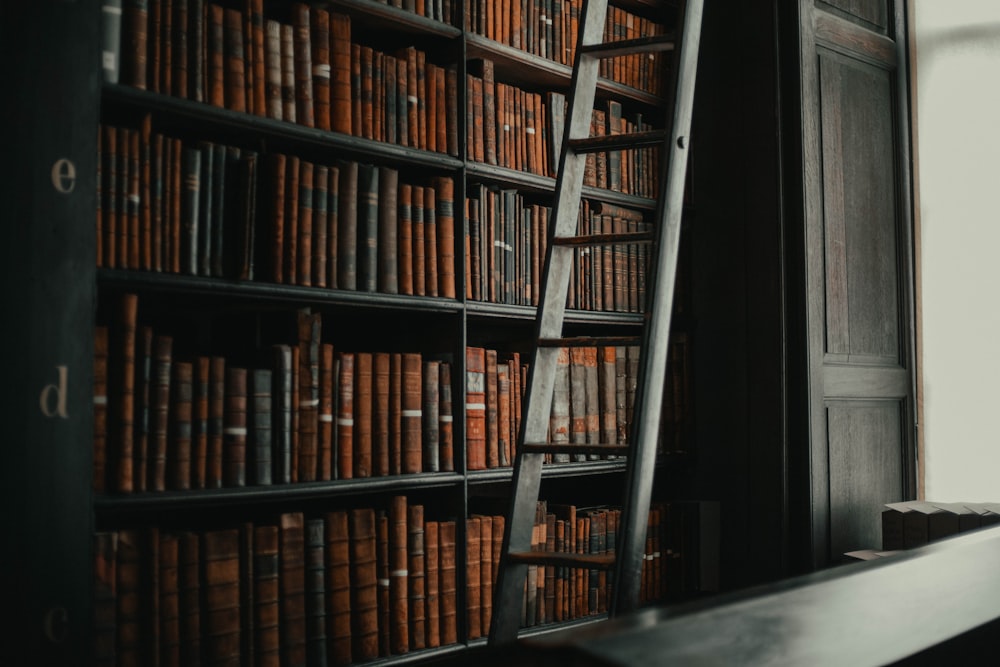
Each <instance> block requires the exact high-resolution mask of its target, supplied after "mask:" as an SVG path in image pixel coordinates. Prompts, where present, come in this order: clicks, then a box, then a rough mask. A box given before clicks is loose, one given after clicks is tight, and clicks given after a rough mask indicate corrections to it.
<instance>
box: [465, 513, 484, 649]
mask: <svg viewBox="0 0 1000 667" xmlns="http://www.w3.org/2000/svg"><path fill="white" fill-rule="evenodd" d="M480 530H481V523H480V521H479V518H478V517H473V518H471V519H466V520H465V609H466V619H467V620H466V623H467V630H468V635H469V639H476V638H478V637H481V636H482V561H481V558H482V555H481V553H480V548H481V547H480Z"/></svg>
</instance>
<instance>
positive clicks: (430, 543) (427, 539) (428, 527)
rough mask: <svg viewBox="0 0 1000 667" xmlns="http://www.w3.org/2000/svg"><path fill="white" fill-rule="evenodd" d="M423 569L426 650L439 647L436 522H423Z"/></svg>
mask: <svg viewBox="0 0 1000 667" xmlns="http://www.w3.org/2000/svg"><path fill="white" fill-rule="evenodd" d="M424 569H425V577H426V584H425V598H424V600H425V603H426V605H425V612H424V614H425V618H426V628H427V648H437V647H438V646H440V645H441V603H440V597H439V595H440V594H439V591H440V590H441V589H440V578H439V572H440V555H439V551H438V522H436V521H425V522H424Z"/></svg>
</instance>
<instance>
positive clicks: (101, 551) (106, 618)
mask: <svg viewBox="0 0 1000 667" xmlns="http://www.w3.org/2000/svg"><path fill="white" fill-rule="evenodd" d="M117 565H118V532H117V531H101V532H97V533H95V534H94V567H93V574H94V579H93V581H94V594H93V595H94V603H93V626H92V627H93V651H94V664H96V665H101V666H102V667H103V666H107V667H113V666H114V665H115V664H116V657H117V655H116V649H117V646H116V638H117V619H118V610H117V606H118V571H117Z"/></svg>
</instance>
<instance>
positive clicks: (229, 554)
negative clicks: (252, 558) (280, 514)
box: [201, 529, 240, 665]
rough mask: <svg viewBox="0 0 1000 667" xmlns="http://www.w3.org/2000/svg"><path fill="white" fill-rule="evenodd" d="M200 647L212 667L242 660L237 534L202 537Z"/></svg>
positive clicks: (228, 532) (216, 532) (222, 532)
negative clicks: (202, 604) (202, 601)
mask: <svg viewBox="0 0 1000 667" xmlns="http://www.w3.org/2000/svg"><path fill="white" fill-rule="evenodd" d="M201 547H202V553H201V568H202V569H201V586H202V595H203V599H204V606H203V607H202V635H201V645H202V649H203V650H204V656H205V661H206V663H207V664H209V665H238V664H239V660H240V541H239V531H238V530H235V529H233V530H210V531H206V532H204V533H203V534H202V537H201Z"/></svg>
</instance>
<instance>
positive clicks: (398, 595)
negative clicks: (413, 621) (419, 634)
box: [389, 496, 410, 655]
mask: <svg viewBox="0 0 1000 667" xmlns="http://www.w3.org/2000/svg"><path fill="white" fill-rule="evenodd" d="M408 587H409V570H408V563H407V509H406V496H393V498H392V501H391V504H390V506H389V609H390V624H389V637H390V640H389V642H390V643H389V645H390V652H391V653H392V654H393V655H398V654H400V653H407V652H408V651H409V647H410V630H409V593H408V590H409V588H408Z"/></svg>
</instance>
